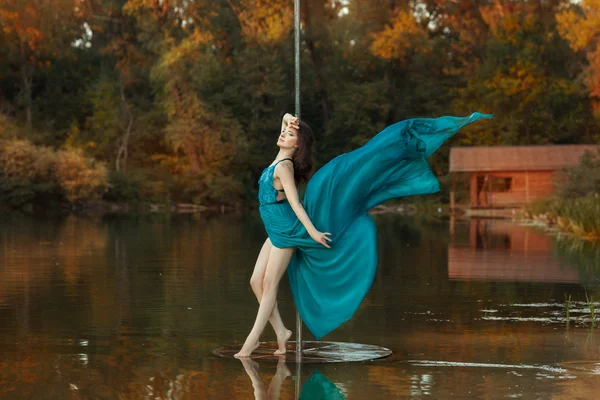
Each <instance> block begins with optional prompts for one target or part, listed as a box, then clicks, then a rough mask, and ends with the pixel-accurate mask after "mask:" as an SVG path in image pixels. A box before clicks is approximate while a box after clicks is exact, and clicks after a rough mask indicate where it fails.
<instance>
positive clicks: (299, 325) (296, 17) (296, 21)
mask: <svg viewBox="0 0 600 400" xmlns="http://www.w3.org/2000/svg"><path fill="white" fill-rule="evenodd" d="M294 39H295V40H294V58H295V76H296V118H300V0H294ZM296 360H297V362H301V361H302V318H300V314H299V313H298V311H297V310H296ZM296 384H298V382H297V383H296Z"/></svg>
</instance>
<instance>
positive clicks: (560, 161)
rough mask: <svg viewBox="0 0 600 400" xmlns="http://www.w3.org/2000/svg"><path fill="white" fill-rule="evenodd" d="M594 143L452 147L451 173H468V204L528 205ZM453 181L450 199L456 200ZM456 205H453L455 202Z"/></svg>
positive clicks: (543, 194) (593, 149)
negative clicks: (556, 174)
mask: <svg viewBox="0 0 600 400" xmlns="http://www.w3.org/2000/svg"><path fill="white" fill-rule="evenodd" d="M597 148H598V146H595V145H568V146H495V147H453V148H452V149H450V172H451V174H452V178H453V182H455V174H456V173H460V172H463V173H464V172H466V173H469V174H470V180H469V190H470V195H469V206H470V207H471V208H473V207H481V208H488V207H506V206H519V205H522V204H526V203H529V202H531V201H532V200H535V199H537V198H540V197H546V196H548V195H549V194H552V192H553V182H554V175H555V173H556V171H558V170H560V169H562V168H564V167H572V166H575V165H578V164H579V161H580V158H581V156H582V155H583V154H584V153H585V152H586V151H591V152H594V153H595V152H596V149H597ZM454 192H455V185H454V184H453V189H452V196H451V199H452V200H453V199H454ZM452 206H453V208H454V204H452Z"/></svg>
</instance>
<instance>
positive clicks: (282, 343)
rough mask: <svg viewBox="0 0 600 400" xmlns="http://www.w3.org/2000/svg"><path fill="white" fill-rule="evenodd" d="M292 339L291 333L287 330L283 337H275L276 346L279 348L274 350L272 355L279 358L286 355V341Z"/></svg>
mask: <svg viewBox="0 0 600 400" xmlns="http://www.w3.org/2000/svg"><path fill="white" fill-rule="evenodd" d="M291 337H292V331H290V330H289V329H286V330H285V335H282V336H279V335H277V344H278V345H279V348H278V349H277V350H275V352H274V353H273V354H275V355H276V356H280V355H283V354H286V353H287V347H286V345H287V341H288V340H289V339H290V338H291Z"/></svg>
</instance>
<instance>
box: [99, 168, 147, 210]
mask: <svg viewBox="0 0 600 400" xmlns="http://www.w3.org/2000/svg"><path fill="white" fill-rule="evenodd" d="M108 186H109V189H108V190H107V191H106V193H104V196H103V198H104V200H107V201H114V202H127V203H139V202H142V201H151V200H152V198H153V197H154V196H153V195H152V192H153V190H152V185H151V182H149V181H148V177H147V176H146V175H145V174H143V173H142V172H140V171H111V172H110V174H109V185H108Z"/></svg>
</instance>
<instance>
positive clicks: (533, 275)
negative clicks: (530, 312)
mask: <svg viewBox="0 0 600 400" xmlns="http://www.w3.org/2000/svg"><path fill="white" fill-rule="evenodd" d="M460 227H464V228H466V227H467V226H466V225H457V226H456V228H457V230H459V228H460ZM461 234H464V236H463V235H461ZM461 237H468V240H462V241H461V240H460V238H461ZM448 277H449V278H450V279H457V280H482V281H525V282H562V283H576V282H578V281H579V275H578V273H577V272H576V271H574V270H572V269H569V268H568V266H567V265H563V263H561V262H560V261H559V260H558V259H557V258H556V257H554V255H553V253H552V242H551V239H550V237H548V236H547V235H545V234H544V233H540V232H536V231H534V230H532V229H530V228H527V227H524V226H520V225H516V224H514V223H511V222H509V221H506V220H485V219H475V218H472V219H470V220H469V223H468V236H467V232H455V233H454V234H452V241H451V242H450V245H449V247H448Z"/></svg>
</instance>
